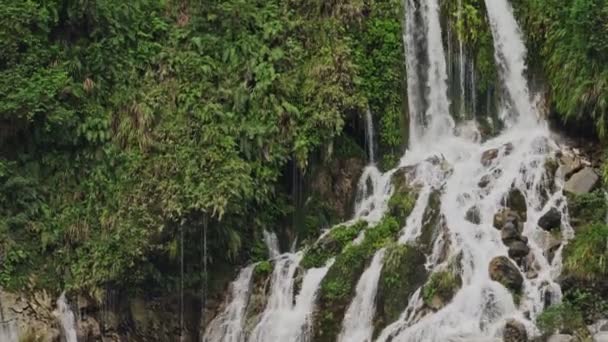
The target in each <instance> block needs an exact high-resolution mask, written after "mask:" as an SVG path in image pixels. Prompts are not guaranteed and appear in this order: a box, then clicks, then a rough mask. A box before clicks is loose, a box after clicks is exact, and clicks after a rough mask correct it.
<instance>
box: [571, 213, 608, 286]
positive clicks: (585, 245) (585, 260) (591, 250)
mask: <svg viewBox="0 0 608 342" xmlns="http://www.w3.org/2000/svg"><path fill="white" fill-rule="evenodd" d="M606 246H608V226H607V225H605V224H602V223H596V224H592V225H589V226H586V227H584V228H582V229H579V230H578V231H577V233H576V236H575V237H574V239H573V240H572V241H571V242H570V243H569V244H568V245H567V246H566V249H565V253H564V266H565V268H566V272H568V273H569V274H573V275H575V276H577V277H579V278H581V279H586V280H590V281H593V280H597V279H604V278H606V277H607V276H608V248H607V247H606Z"/></svg>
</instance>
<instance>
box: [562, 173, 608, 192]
mask: <svg viewBox="0 0 608 342" xmlns="http://www.w3.org/2000/svg"><path fill="white" fill-rule="evenodd" d="M599 180H600V177H599V176H598V175H597V173H595V171H594V170H593V169H592V168H590V167H585V168H583V169H582V170H580V171H578V172H577V173H575V174H574V175H572V177H571V178H570V179H569V180H568V181H567V182H566V185H564V190H565V191H566V192H569V193H572V194H575V195H580V194H586V193H589V192H591V191H592V190H593V189H595V187H596V186H597V185H598V183H599Z"/></svg>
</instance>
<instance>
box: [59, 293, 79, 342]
mask: <svg viewBox="0 0 608 342" xmlns="http://www.w3.org/2000/svg"><path fill="white" fill-rule="evenodd" d="M54 314H55V316H56V317H57V319H58V320H59V323H60V325H61V331H62V332H63V336H64V337H65V340H66V342H78V338H77V335H76V319H75V318H74V312H72V309H71V308H70V305H69V303H68V301H67V299H66V297H65V293H62V294H61V296H59V299H57V309H56V310H55V312H54Z"/></svg>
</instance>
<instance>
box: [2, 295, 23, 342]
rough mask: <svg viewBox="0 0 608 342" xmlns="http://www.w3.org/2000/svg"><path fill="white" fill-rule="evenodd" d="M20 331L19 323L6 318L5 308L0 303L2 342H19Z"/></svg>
mask: <svg viewBox="0 0 608 342" xmlns="http://www.w3.org/2000/svg"><path fill="white" fill-rule="evenodd" d="M18 330H19V329H18V328H17V322H16V321H15V320H14V319H11V318H9V317H6V315H5V314H4V306H3V305H2V303H0V341H2V342H4V341H6V342H18V341H19V333H18Z"/></svg>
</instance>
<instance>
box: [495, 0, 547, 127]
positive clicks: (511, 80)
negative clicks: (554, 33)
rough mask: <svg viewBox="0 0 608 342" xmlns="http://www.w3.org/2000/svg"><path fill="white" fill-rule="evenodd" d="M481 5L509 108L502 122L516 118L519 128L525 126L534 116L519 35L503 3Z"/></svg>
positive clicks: (504, 2)
mask: <svg viewBox="0 0 608 342" xmlns="http://www.w3.org/2000/svg"><path fill="white" fill-rule="evenodd" d="M485 4H486V8H487V11H488V18H489V20H490V26H491V30H492V37H493V38H494V50H495V58H496V64H497V66H498V69H499V72H500V75H501V78H502V82H503V85H504V88H505V91H506V94H505V95H506V97H507V99H506V100H507V101H508V103H509V105H510V106H509V107H510V108H506V110H505V111H504V113H502V119H503V120H505V121H506V123H507V124H513V123H514V121H515V117H518V118H519V119H518V121H519V122H520V123H521V124H522V125H528V124H530V123H533V122H535V121H536V120H535V119H536V118H537V114H536V111H535V109H534V107H533V105H532V102H531V99H530V93H529V91H528V85H527V82H526V79H525V75H524V74H525V71H526V64H525V63H526V47H525V45H524V42H523V39H522V34H521V32H520V29H519V26H518V25H517V21H516V20H515V17H514V16H513V9H512V8H511V5H510V4H509V2H508V1H507V0H486V1H485Z"/></svg>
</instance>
